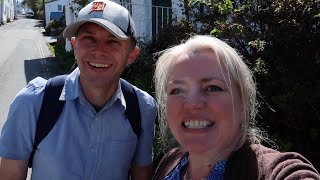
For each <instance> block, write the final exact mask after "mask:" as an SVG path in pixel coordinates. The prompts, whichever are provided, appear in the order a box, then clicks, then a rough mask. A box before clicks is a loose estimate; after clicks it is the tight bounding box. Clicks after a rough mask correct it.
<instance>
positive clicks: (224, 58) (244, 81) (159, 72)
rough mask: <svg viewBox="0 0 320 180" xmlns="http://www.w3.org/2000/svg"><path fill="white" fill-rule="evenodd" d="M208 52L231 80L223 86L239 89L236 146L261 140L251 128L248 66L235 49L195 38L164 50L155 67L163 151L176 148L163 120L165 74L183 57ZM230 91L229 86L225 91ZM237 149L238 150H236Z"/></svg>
mask: <svg viewBox="0 0 320 180" xmlns="http://www.w3.org/2000/svg"><path fill="white" fill-rule="evenodd" d="M203 50H209V51H212V52H213V53H214V54H215V55H216V58H217V61H218V63H219V64H220V66H221V67H222V68H224V69H225V70H226V72H227V73H228V75H229V77H230V78H231V79H226V82H227V84H229V85H231V82H232V81H233V82H234V83H235V84H236V86H237V87H238V89H239V91H240V92H239V94H240V96H241V104H242V109H243V110H244V113H243V114H244V117H243V119H242V124H241V137H240V142H239V143H238V146H241V145H242V144H243V143H244V142H245V141H248V142H249V143H260V140H262V139H263V135H262V133H261V131H260V130H259V129H258V128H257V127H255V116H256V113H257V101H256V85H255V82H254V80H253V75H252V72H251V71H250V69H249V68H248V66H247V65H246V64H245V63H244V62H243V60H242V58H241V57H240V56H239V54H238V53H237V52H236V50H235V49H233V48H232V47H230V46H229V45H228V44H227V43H225V42H223V41H221V40H219V39H217V38H215V37H212V36H207V35H196V36H193V37H191V38H189V39H188V40H187V41H186V42H185V43H182V44H179V45H177V46H174V47H171V48H168V49H166V50H164V51H162V52H160V53H159V55H160V57H159V58H158V61H157V63H156V70H155V74H154V81H155V90H156V99H157V101H158V104H159V109H158V113H159V114H158V115H159V126H160V135H161V141H162V143H163V144H164V145H165V149H170V148H172V147H173V146H176V145H177V143H176V141H175V140H174V138H173V137H172V134H171V132H170V129H169V127H168V121H167V116H166V112H167V110H166V102H167V97H166V85H167V80H168V76H169V71H170V69H171V67H172V65H173V64H174V62H175V60H177V59H178V57H179V56H181V55H183V54H193V53H196V52H199V51H203ZM228 88H229V90H230V86H229V87H228ZM236 148H238V147H236Z"/></svg>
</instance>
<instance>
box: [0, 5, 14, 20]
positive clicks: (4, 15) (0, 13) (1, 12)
mask: <svg viewBox="0 0 320 180" xmlns="http://www.w3.org/2000/svg"><path fill="white" fill-rule="evenodd" d="M13 1H14V0H1V3H0V23H7V20H9V21H13V20H14V3H13Z"/></svg>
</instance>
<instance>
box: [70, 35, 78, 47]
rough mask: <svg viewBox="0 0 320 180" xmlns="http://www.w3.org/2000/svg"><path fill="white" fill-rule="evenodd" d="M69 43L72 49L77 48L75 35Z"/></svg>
mask: <svg viewBox="0 0 320 180" xmlns="http://www.w3.org/2000/svg"><path fill="white" fill-rule="evenodd" d="M71 44H72V46H73V49H76V48H77V43H76V38H75V37H72V38H71Z"/></svg>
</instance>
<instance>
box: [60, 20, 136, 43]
mask: <svg viewBox="0 0 320 180" xmlns="http://www.w3.org/2000/svg"><path fill="white" fill-rule="evenodd" d="M88 22H91V23H95V24H98V25H100V26H102V27H104V28H105V29H106V30H108V31H109V32H111V33H112V34H113V35H114V36H116V37H117V38H119V39H123V40H125V39H129V38H130V37H128V36H126V35H125V34H124V32H123V31H122V30H121V29H120V28H118V27H117V26H116V25H114V24H113V23H111V22H109V21H107V20H104V19H100V18H89V19H83V20H78V21H75V22H73V23H71V24H69V25H68V26H67V27H66V28H65V29H64V31H63V37H65V38H72V37H75V36H76V35H77V33H78V30H79V28H80V26H82V25H83V24H85V23H88Z"/></svg>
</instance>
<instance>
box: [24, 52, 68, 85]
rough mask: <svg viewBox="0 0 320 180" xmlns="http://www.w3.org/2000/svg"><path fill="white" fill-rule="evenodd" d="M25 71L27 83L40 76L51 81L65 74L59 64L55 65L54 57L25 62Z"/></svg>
mask: <svg viewBox="0 0 320 180" xmlns="http://www.w3.org/2000/svg"><path fill="white" fill-rule="evenodd" d="M24 70H25V76H26V81H27V83H29V82H30V81H31V80H32V79H34V78H36V77H38V76H39V77H42V78H44V79H49V78H51V77H53V76H56V75H59V74H63V72H62V71H61V70H59V68H58V66H57V64H55V62H54V57H47V58H43V59H32V60H24Z"/></svg>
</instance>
